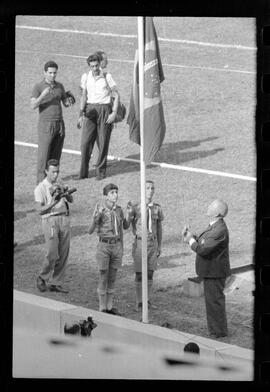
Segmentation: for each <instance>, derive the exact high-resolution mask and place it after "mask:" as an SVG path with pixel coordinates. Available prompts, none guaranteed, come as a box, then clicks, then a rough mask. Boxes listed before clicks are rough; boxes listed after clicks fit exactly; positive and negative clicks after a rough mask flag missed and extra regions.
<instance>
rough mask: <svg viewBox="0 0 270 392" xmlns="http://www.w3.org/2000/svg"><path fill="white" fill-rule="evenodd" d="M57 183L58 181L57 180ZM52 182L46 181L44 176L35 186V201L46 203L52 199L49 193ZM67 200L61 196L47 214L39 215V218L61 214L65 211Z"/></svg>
mask: <svg viewBox="0 0 270 392" xmlns="http://www.w3.org/2000/svg"><path fill="white" fill-rule="evenodd" d="M58 183H59V181H58ZM51 186H52V184H51V183H50V182H49V181H48V179H47V177H46V178H44V180H43V181H41V182H40V183H39V184H38V185H37V186H36V188H35V190H34V195H35V201H36V202H39V203H42V205H48V204H50V202H51V201H52V196H51V193H50V187H51ZM66 203H67V201H66V200H65V198H64V197H63V198H61V199H60V200H59V202H58V203H57V204H56V205H55V206H54V207H53V208H52V209H51V211H50V212H48V213H47V214H44V215H41V218H42V219H44V218H48V217H49V216H51V215H57V214H61V213H64V212H67V206H66Z"/></svg>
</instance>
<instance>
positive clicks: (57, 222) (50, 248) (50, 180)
mask: <svg viewBox="0 0 270 392" xmlns="http://www.w3.org/2000/svg"><path fill="white" fill-rule="evenodd" d="M45 173H46V177H45V178H44V180H43V181H41V182H40V183H39V184H38V185H37V186H36V188H35V190H34V195H35V202H36V210H37V212H38V213H39V215H41V218H42V229H43V233H44V237H45V243H46V248H47V252H46V257H45V259H44V262H43V264H42V268H41V271H40V273H39V276H38V278H37V287H38V289H39V290H40V291H41V292H44V291H46V290H50V291H56V292H62V293H67V292H68V291H67V290H65V289H63V288H62V287H61V284H60V281H61V279H62V277H63V274H64V271H65V269H66V265H67V261H68V255H69V248H70V220H69V206H68V202H69V203H72V202H73V197H72V196H71V195H65V196H64V197H63V196H62V195H61V192H62V194H63V193H64V191H66V189H65V187H64V186H63V184H61V182H57V178H58V175H59V162H58V161H57V160H56V159H50V160H49V161H48V162H47V164H46V168H45Z"/></svg>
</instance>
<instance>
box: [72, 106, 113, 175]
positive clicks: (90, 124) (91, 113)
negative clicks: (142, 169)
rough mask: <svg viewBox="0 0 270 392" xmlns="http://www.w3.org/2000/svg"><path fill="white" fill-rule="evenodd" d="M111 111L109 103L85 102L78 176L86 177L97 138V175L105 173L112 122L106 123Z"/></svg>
mask: <svg viewBox="0 0 270 392" xmlns="http://www.w3.org/2000/svg"><path fill="white" fill-rule="evenodd" d="M110 113H111V105H110V104H87V106H86V111H85V119H84V122H83V129H82V136H81V168H80V174H79V177H80V178H87V177H88V170H89V161H90V158H91V154H92V150H93V146H94V143H95V141H96V139H97V143H98V146H99V156H98V159H97V162H96V171H97V175H105V174H106V168H107V155H108V150H109V143H110V138H111V132H112V124H106V120H107V119H108V116H109V114H110Z"/></svg>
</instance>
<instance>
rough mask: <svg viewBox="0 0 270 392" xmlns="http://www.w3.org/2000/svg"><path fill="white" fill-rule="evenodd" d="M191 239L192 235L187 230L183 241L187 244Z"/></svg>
mask: <svg viewBox="0 0 270 392" xmlns="http://www.w3.org/2000/svg"><path fill="white" fill-rule="evenodd" d="M191 238H193V234H192V233H191V232H190V231H189V230H187V232H186V235H185V237H184V241H185V242H186V243H189V241H190V240H191Z"/></svg>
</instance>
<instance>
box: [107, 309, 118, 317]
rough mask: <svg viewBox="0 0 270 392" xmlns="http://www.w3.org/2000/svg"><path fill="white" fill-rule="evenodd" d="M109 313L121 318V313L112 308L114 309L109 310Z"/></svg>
mask: <svg viewBox="0 0 270 392" xmlns="http://www.w3.org/2000/svg"><path fill="white" fill-rule="evenodd" d="M107 313H109V314H114V315H116V316H121V313H119V312H118V310H117V309H116V308H112V309H107Z"/></svg>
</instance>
